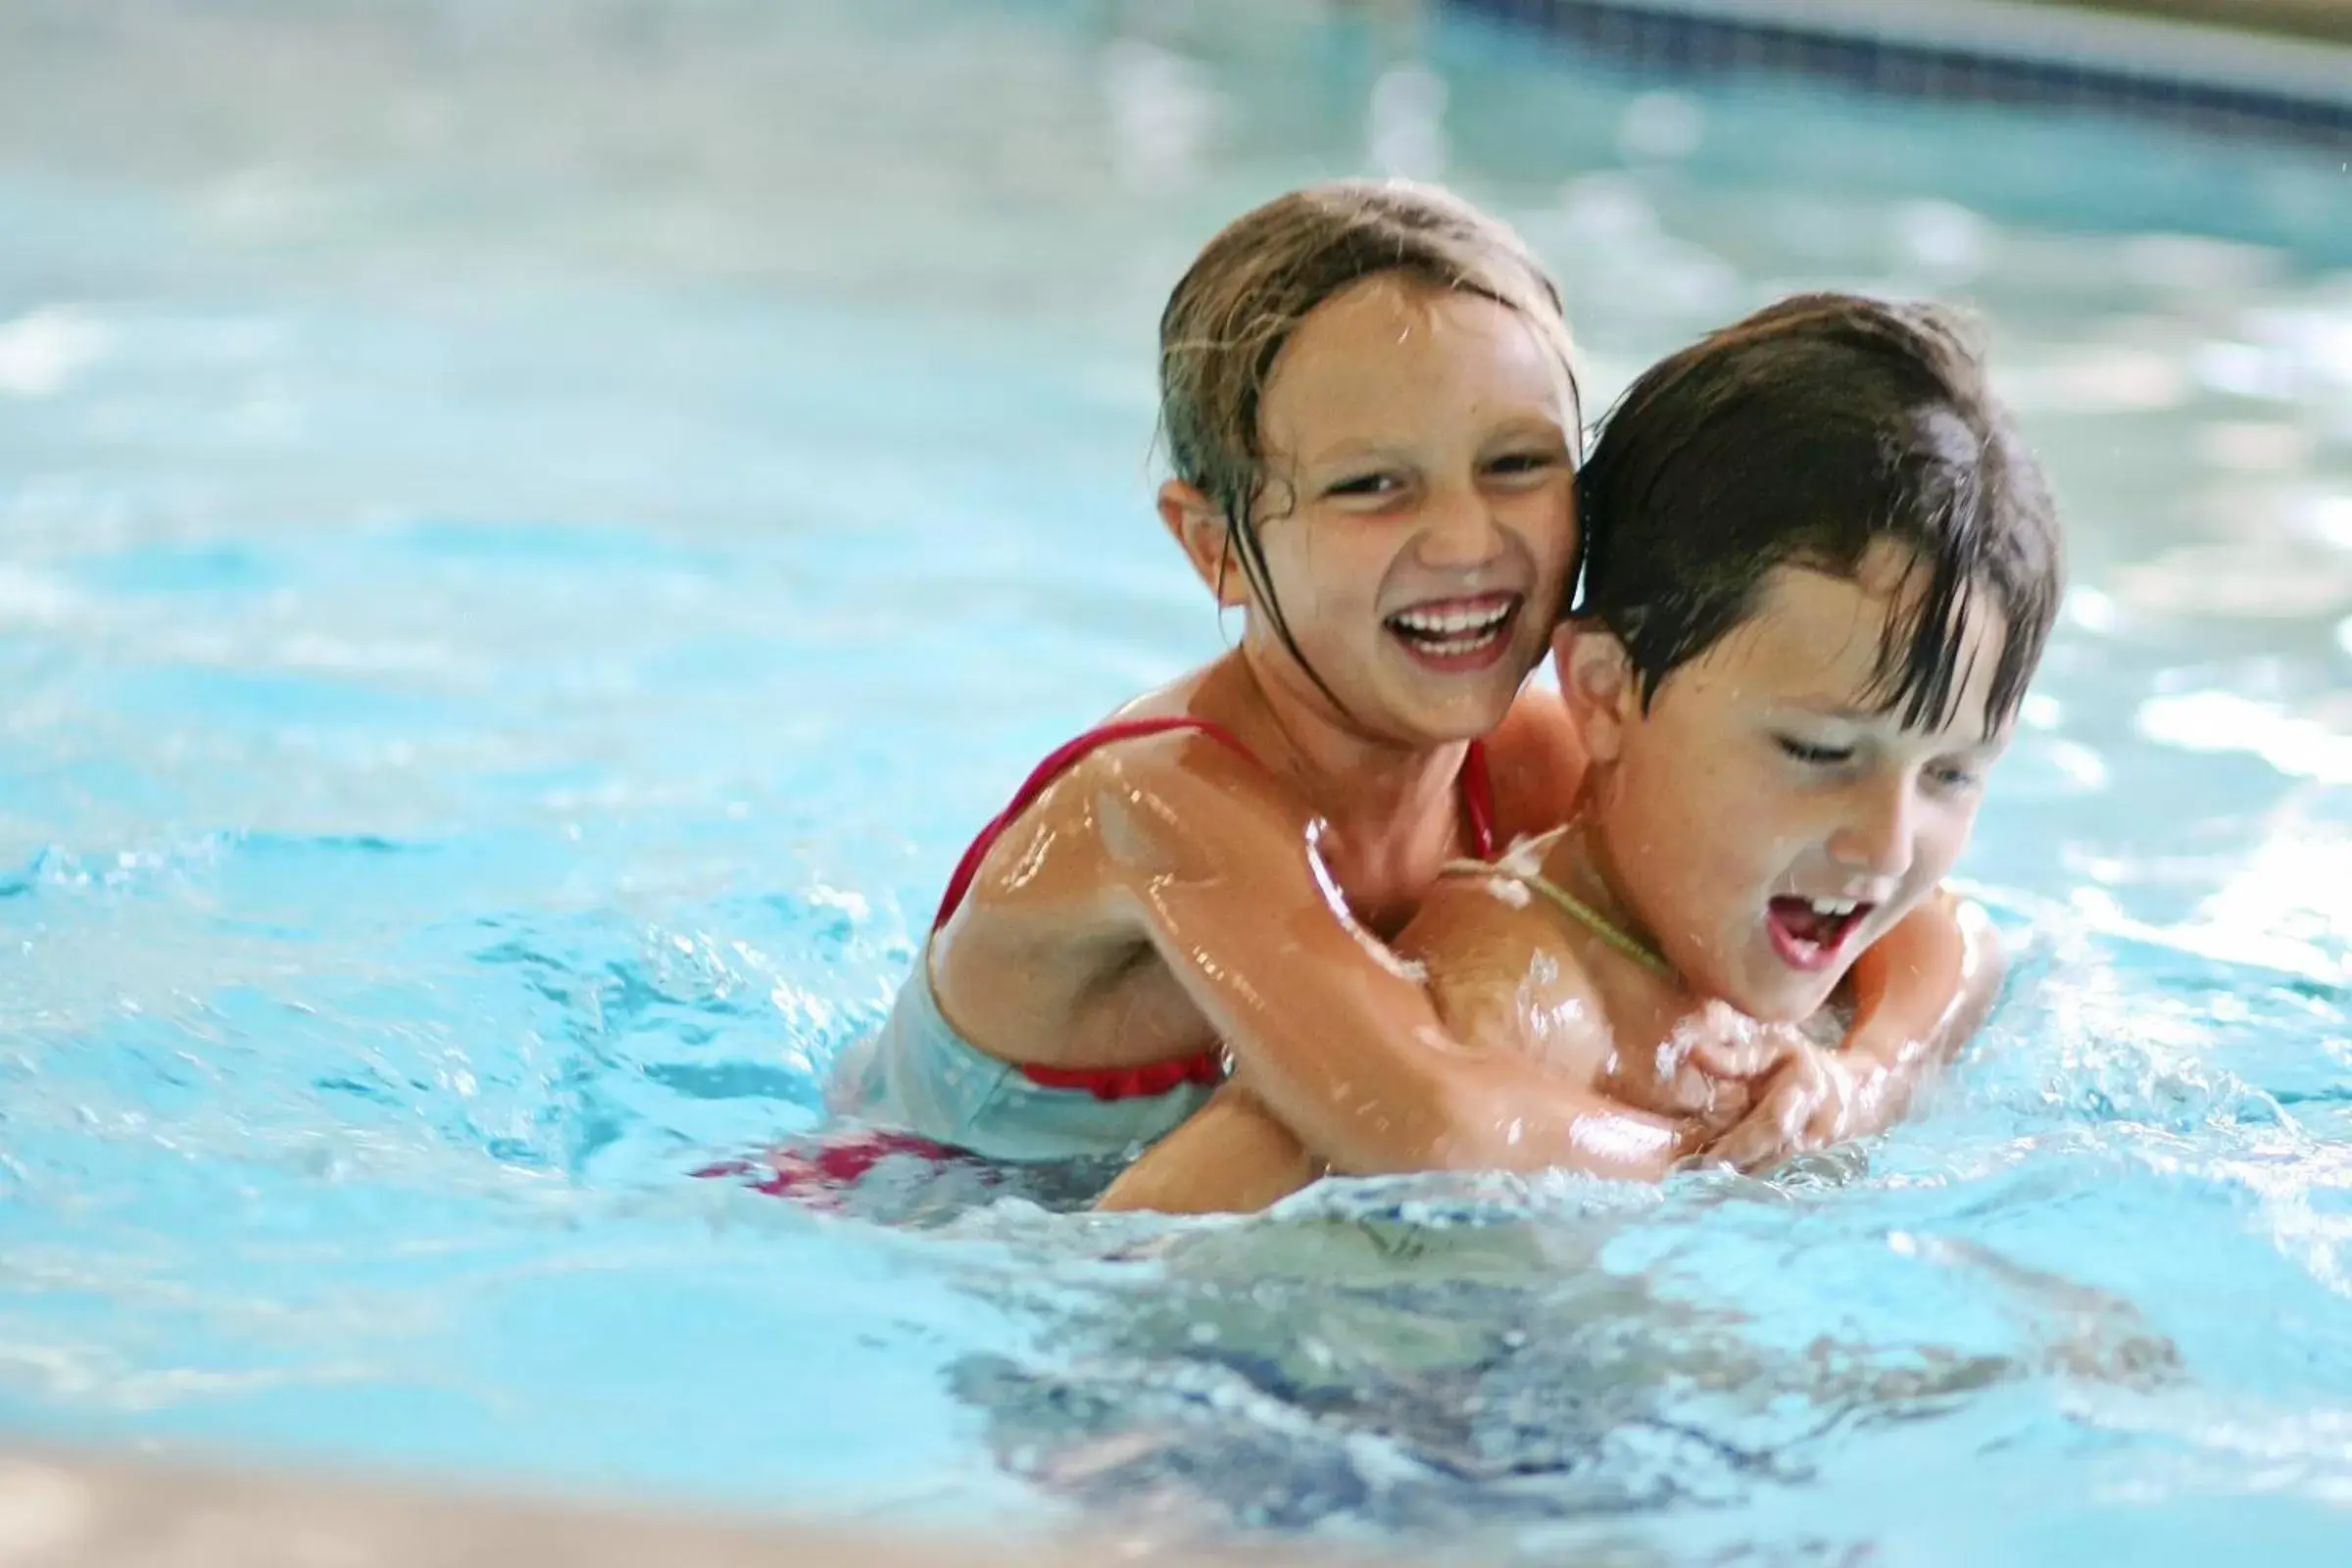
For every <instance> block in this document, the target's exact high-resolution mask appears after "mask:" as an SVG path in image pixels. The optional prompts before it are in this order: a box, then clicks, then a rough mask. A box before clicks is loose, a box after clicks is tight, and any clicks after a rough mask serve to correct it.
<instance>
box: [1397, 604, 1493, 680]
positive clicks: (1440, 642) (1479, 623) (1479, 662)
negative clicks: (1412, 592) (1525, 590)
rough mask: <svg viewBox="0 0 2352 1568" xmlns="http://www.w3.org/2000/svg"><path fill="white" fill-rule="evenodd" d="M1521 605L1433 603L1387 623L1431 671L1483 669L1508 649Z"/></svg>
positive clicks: (1401, 613) (1415, 608) (1405, 648)
mask: <svg viewBox="0 0 2352 1568" xmlns="http://www.w3.org/2000/svg"><path fill="white" fill-rule="evenodd" d="M1523 603H1524V598H1523V596H1521V595H1519V594H1482V595H1480V596H1479V597H1477V598H1475V599H1443V600H1433V601H1431V602H1430V603H1428V604H1424V605H1415V606H1413V607H1412V608H1411V609H1410V610H1399V611H1398V612H1397V613H1395V614H1394V615H1391V616H1389V618H1388V619H1387V620H1386V621H1385V622H1384V623H1383V624H1385V625H1386V626H1387V627H1388V628H1389V631H1390V634H1391V635H1393V636H1394V637H1396V639H1397V641H1398V642H1399V643H1401V644H1403V646H1404V650H1405V652H1406V653H1408V654H1410V655H1412V657H1413V658H1414V659H1415V660H1416V661H1418V662H1421V663H1423V664H1426V665H1428V666H1429V667H1431V668H1433V669H1440V670H1446V671H1455V670H1466V669H1484V668H1486V667H1487V666H1488V665H1490V664H1492V663H1494V662H1495V661H1496V660H1498V659H1500V658H1501V657H1502V655H1503V652H1504V650H1505V649H1507V648H1509V646H1510V642H1511V629H1512V628H1513V627H1514V626H1516V625H1517V624H1518V621H1519V608H1520V606H1521V605H1522V604H1523Z"/></svg>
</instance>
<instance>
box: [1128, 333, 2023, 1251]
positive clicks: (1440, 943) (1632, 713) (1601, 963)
mask: <svg viewBox="0 0 2352 1568" xmlns="http://www.w3.org/2000/svg"><path fill="white" fill-rule="evenodd" d="M1578 493H1579V497H1580V500H1581V503H1582V511H1583V515H1584V522H1585V527H1586V556H1585V564H1584V579H1583V600H1582V603H1581V604H1580V605H1579V606H1578V607H1577V609H1576V611H1575V612H1574V613H1573V614H1572V615H1571V616H1570V617H1569V618H1568V619H1567V620H1565V621H1563V622H1562V624H1561V626H1560V628H1559V631H1558V633H1557V636H1556V639H1555V641H1554V645H1553V653H1554V658H1555V660H1556V662H1557V664H1558V667H1559V669H1560V672H1561V684H1562V688H1563V691H1564V693H1565V695H1566V697H1567V700H1568V703H1569V705H1570V707H1571V709H1572V710H1573V711H1574V712H1575V714H1576V717H1577V721H1578V724H1579V726H1580V729H1581V731H1582V733H1583V736H1584V738H1585V742H1586V744H1587V746H1588V747H1589V748H1590V750H1591V753H1592V758H1593V761H1592V766H1591V768H1590V771H1589V773H1588V775H1587V778H1586V780H1585V785H1584V789H1583V792H1582V797H1581V800H1580V802H1579V805H1578V809H1577V810H1576V812H1575V813H1574V815H1573V816H1572V817H1571V818H1570V820H1569V821H1568V822H1567V824H1566V825H1565V826H1562V827H1559V828H1557V829H1555V830H1554V831H1552V832H1550V833H1547V834H1544V836H1542V837H1540V838H1537V839H1534V840H1531V841H1528V842H1526V843H1524V844H1522V845H1520V846H1518V847H1517V848H1516V849H1514V850H1513V851H1512V852H1511V853H1510V854H1508V855H1506V856H1504V857H1503V858H1501V859H1499V860H1495V861H1490V862H1479V861H1456V862H1453V863H1451V864H1449V865H1448V866H1447V867H1446V872H1447V878H1446V882H1445V883H1444V884H1443V885H1442V886H1441V887H1440V888H1439V889H1438V890H1436V891H1434V892H1433V893H1432V894H1431V895H1430V897H1429V898H1428V899H1427V900H1426V901H1425V902H1424V903H1423V905H1422V907H1421V910H1420V912H1419V914H1418V915H1417V916H1416V917H1415V918H1414V920H1413V922H1412V923H1411V924H1410V925H1409V926H1407V927H1406V928H1405V930H1404V931H1403V932H1402V933H1401V934H1400V936H1399V937H1398V939H1397V951H1398V952H1399V953H1400V954H1402V955H1405V956H1409V957H1412V958H1415V959H1418V960H1420V961H1422V962H1424V963H1425V964H1426V965H1427V967H1428V970H1429V974H1430V988H1431V995H1432V997H1433V999H1434V1001H1435V1004H1436V1006H1437V1009H1438V1011H1439V1013H1440V1015H1441V1016H1442V1017H1443V1018H1444V1019H1445V1021H1446V1025H1447V1027H1448V1028H1449V1029H1450V1031H1451V1032H1452V1033H1453V1035H1454V1036H1455V1037H1456V1038H1458V1039H1460V1040H1463V1041H1466V1042H1470V1043H1471V1044H1472V1046H1473V1047H1474V1048H1476V1049H1478V1050H1481V1051H1485V1052H1491V1053H1495V1054H1510V1055H1512V1056H1514V1057H1517V1058H1520V1059H1525V1060H1532V1061H1536V1062H1540V1063H1542V1064H1543V1065H1544V1067H1545V1068H1547V1069H1548V1070H1550V1071H1551V1072H1553V1073H1555V1074H1557V1075H1558V1076H1559V1078H1560V1079H1561V1080H1562V1081H1563V1082H1564V1083H1569V1084H1573V1085H1575V1086H1576V1087H1577V1089H1578V1090H1579V1092H1581V1093H1582V1094H1583V1095H1584V1096H1585V1098H1586V1103H1587V1109H1588V1113H1589V1117H1590V1122H1589V1126H1590V1137H1589V1139H1588V1148H1589V1151H1590V1156H1589V1157H1588V1158H1586V1159H1584V1160H1581V1161H1570V1162H1568V1163H1581V1164H1583V1165H1585V1166H1586V1167H1587V1168H1593V1169H1599V1170H1604V1171H1607V1172H1609V1173H1612V1174H1620V1175H1624V1174H1635V1175H1650V1176H1657V1175H1662V1174H1664V1173H1665V1172H1666V1171H1667V1170H1668V1169H1670V1168H1671V1167H1672V1166H1673V1165H1674V1164H1675V1163H1677V1162H1678V1161H1680V1160H1682V1159H1684V1158H1686V1157H1688V1156H1690V1155H1692V1154H1701V1155H1703V1156H1705V1157H1708V1158H1713V1159H1721V1160H1726V1161H1730V1162H1733V1163H1738V1164H1742V1165H1753V1164H1758V1163H1763V1162H1767V1161H1769V1160H1772V1159H1775V1158H1778V1157H1781V1156H1784V1155H1786V1154H1789V1153H1791V1152H1798V1151H1803V1150H1810V1149H1818V1148H1821V1147H1823V1146H1825V1145H1827V1144H1831V1143H1835V1142H1838V1141H1841V1140H1844V1139H1848V1138H1853V1137H1857V1136H1861V1135H1864V1134H1867V1133H1871V1132H1875V1131H1877V1130H1879V1129H1881V1128H1884V1127H1886V1126H1887V1125H1888V1124H1889V1123H1891V1122H1892V1120H1893V1119H1894V1118H1895V1117H1896V1116H1898V1115H1900V1114H1901V1111H1902V1108H1903V1106H1904V1104H1905V1103H1906V1102H1907V1101H1908V1099H1909V1098H1910V1095H1911V1093H1912V1091H1913V1090H1914V1089H1915V1088H1916V1087H1917V1084H1918V1082H1919V1079H1920V1078H1921V1076H1922V1075H1923V1073H1924V1072H1925V1071H1926V1070H1927V1069H1928V1067H1929V1066H1930V1065H1931V1057H1932V1056H1933V1054H1934V1053H1933V1052H1932V1051H1931V1050H1930V1049H1928V1045H1927V1043H1926V1042H1922V1043H1920V1044H1914V1045H1907V1046H1903V1047H1900V1048H1898V1049H1896V1050H1895V1051H1892V1052H1886V1051H1880V1050H1876V1049H1872V1048H1870V1047H1869V1046H1867V1045H1849V1046H1848V1047H1847V1048H1846V1049H1844V1050H1839V1049H1836V1046H1835V1042H1836V1041H1837V1039H1838V1035H1839V1034H1840V1033H1842V1028H1841V1027H1840V1026H1838V1024H1836V1023H1835V1022H1834V1021H1832V1022H1830V1023H1829V1027H1828V1029H1827V1032H1826V1034H1825V1033H1824V1032H1823V1029H1822V1025H1823V1024H1824V1022H1825V1021H1828V1020H1831V1019H1832V1018H1834V1004H1835V1003H1836V1002H1837V1001H1838V997H1839V994H1840V990H1841V987H1843V986H1844V985H1845V983H1846V981H1847V975H1848V970H1849V967H1850V966H1851V965H1853V964H1854V963H1855V961H1856V959H1857V958H1858V956H1861V955H1863V954H1865V953H1866V952H1868V950H1869V949H1870V947H1871V945H1872V944H1873V943H1874V942H1877V941H1878V940H1880V939H1881V938H1882V937H1883V936H1884V935H1885V934H1886V933H1887V932H1888V931H1889V930H1891V929H1893V928H1894V927H1895V926H1896V925H1897V924H1898V923H1900V922H1901V921H1903V920H1904V919H1905V918H1906V917H1908V916H1910V915H1911V914H1912V912H1913V911H1914V910H1916V909H1918V908H1920V907H1922V906H1923V905H1926V904H1929V903H1930V902H1931V901H1935V900H1938V899H1939V898H1940V897H1941V896H1940V895H1939V894H1938V893H1937V891H1936V890H1937V884H1938V883H1939V882H1940V880H1941V879H1942V877H1943V876H1944V874H1945V873H1946V872H1947V871H1948V870H1949V869H1950V868H1951V865H1952V863H1953V861H1954V860H1955V859H1956V858H1958V856H1959V854H1960V852H1961V850H1962V849H1963V848H1964V847H1965V846H1966V844H1967V841H1968V836H1969V832H1970V829H1971V827H1972V826H1973V824H1974V821H1975V818H1976V812H1977V807H1978V804H1979V802H1980V800H1981V799H1982V796H1983V790H1984V784H1985V774H1986V772H1987V770H1988V769H1989V768H1990V767H1991V765H1992V763H1993V761H1994V760H1995V759H1996V758H1997V757H1998V756H1999V755H2000V752H2001V750H2002V747H2003V745H2004V743H2005V742H2006V740H2007V737H2008V733H2009V727H2010V722H2011V719H2012V717H2013V715H2014V714H2015V712H2016V710H2017V705H2018V702H2019V700H2020V698H2021V697H2023V695H2024V693H2025V689H2026V684H2027V682H2028V680H2029V679H2030V678H2031V676H2032V675H2033V673H2034V667H2035V665H2036V664H2037V663H2038V662H2039V660H2040V657H2041V651H2042V646H2043V643H2044V641H2045V639H2046V637H2047V635H2048V632H2049V628H2050V624H2051V621H2052V619H2053V617H2054V615H2055V613H2056V610H2057V605H2058V599H2059V592H2060V586H2061V575H2062V562H2061V547H2060V540H2059V534H2058V528H2057V523H2056V520H2055V517H2054V515H2053V512H2052V508H2051V505H2050V501H2049V496H2048V492H2047V490H2046V488H2045V486H2044V484H2043V481H2042V477H2041V473H2040V470H2039V467H2038V466H2037V465H2036V463H2035V462H2034V458H2033V456H2032V455H2031V453H2029V452H2028V451H2027V449H2026V448H2025V447H2024V445H2023V444H2022V442H2021V441H2020V440H2019V438H2018V436H2017V435H2016V433H2015V431H2014V429H2013V428H2012V426H2011V423H2010V420H2009V417H2008V416H2007V414H2006V412H2005V411H2004V410H2003V409H2002V408H2001V406H2000V405H1999V404H1998V402H1997V401H1996V400H1995V399H1994V398H1993V396H1992V395H1991V393H1990V391H1989V390H1988V389H1987V387H1986V385H1985V378H1984V372H1983V367H1982V364H1981V362H1980V360H1979V359H1978V357H1977V356H1976V355H1975V354H1974V353H1973V352H1972V351H1971V350H1970V348H1969V347H1968V346H1967V345H1966V343H1965V342H1964V341H1963V339H1962V338H1961V336H1960V335H1959V334H1958V333H1957V332H1956V331H1955V330H1954V327H1953V324H1952V322H1951V321H1950V320H1949V319H1948V318H1947V317H1945V316H1944V315H1943V314H1942V313H1940V312H1938V311H1936V310H1935V309H1933V308H1928V307H1903V306H1890V305H1884V304H1879V303H1876V302H1872V301H1869V300H1863V299H1857V298H1852V297H1849V296H1838V295H1817V296H1808V297H1803V298H1798V299H1792V300H1789V301H1787V302H1784V303H1783V304H1780V305H1777V306H1774V307H1772V308H1771V309H1769V310H1766V311H1763V312H1761V313H1759V314H1757V315H1755V316H1752V317H1750V318H1748V319H1746V320H1743V321H1741V322H1740V323H1738V324H1737V325H1734V326H1732V327H1729V328H1726V329H1725V330H1723V331H1721V332H1718V333H1715V334H1714V335H1712V336H1710V337H1708V338H1706V339H1704V340H1703V341H1701V342H1700V343H1698V344H1696V345H1695V346H1693V347H1691V348H1690V349H1686V350H1684V351H1683V352H1681V353H1679V354H1676V355H1674V356H1673V357H1671V358H1669V359H1667V360H1666V361H1664V362H1663V363H1662V364H1660V365H1658V366H1657V367H1655V368H1652V369H1651V370H1650V371H1649V372H1648V373H1646V374H1645V375H1643V376H1642V378H1641V379H1640V380H1639V381H1638V382H1636V383H1635V385H1634V387H1633V388H1632V389H1631V390H1630V391H1629V392H1628V393H1627V395H1626V397H1625V399H1624V401H1623V402H1622V403H1621V405H1620V406H1619V408H1618V410H1617V412H1616V413H1615V414H1613V415H1612V416H1611V417H1610V418H1609V420H1608V422H1607V424H1606V426H1605V428H1604V430H1603V432H1602V435H1601V439H1600V441H1599V443H1598V445H1597V446H1596V447H1595V449H1594V451H1593V457H1592V461H1591V462H1590V464H1589V465H1588V466H1587V467H1586V469H1585V471H1584V473H1583V474H1582V475H1581V476H1580V478H1579V481H1578ZM1988 946H1989V945H1988V944H1987V945H1986V947H1987V948H1988ZM1970 989H1972V990H1974V991H1975V992H1976V993H1977V994H1978V995H1980V996H1981V995H1982V994H1983V990H1984V988H1981V987H1979V988H1970ZM1973 1022H1974V1020H1973V1019H1970V1018H1957V1019H1955V1020H1954V1023H1955V1025H1956V1027H1954V1028H1953V1029H1951V1030H1949V1031H1947V1032H1946V1033H1947V1038H1950V1039H1952V1040H1953V1041H1954V1042H1955V1043H1956V1040H1957V1038H1959V1037H1961V1036H1964V1035H1965V1033H1966V1030H1967V1028H1968V1027H1969V1026H1972V1025H1973ZM1824 1040H1826V1041H1828V1042H1830V1044H1828V1045H1826V1046H1825V1045H1824V1044H1823V1043H1822V1042H1823V1041H1824ZM1684 1061H1695V1062H1696V1063H1697V1064H1698V1065H1699V1066H1700V1067H1701V1068H1702V1069H1703V1081H1704V1082H1708V1083H1741V1084H1746V1085H1748V1086H1751V1089H1752V1092H1751V1093H1749V1094H1745V1095H1735V1096H1732V1097H1729V1098H1730V1100H1731V1102H1732V1106H1731V1108H1728V1109H1727V1110H1726V1111H1725V1112H1724V1113H1722V1114H1720V1115H1717V1116H1712V1117H1709V1116H1704V1115H1702V1116H1700V1117H1697V1118H1691V1119H1684V1120H1677V1119H1674V1118H1670V1117H1664V1116H1658V1115H1654V1114H1649V1113H1647V1112H1644V1111H1642V1110H1641V1109H1639V1108H1638V1107H1637V1105H1636V1104H1631V1103H1628V1099H1629V1097H1628V1095H1627V1093H1626V1091H1625V1088H1624V1085H1625V1084H1626V1083H1627V1082H1629V1081H1631V1082H1634V1083H1636V1084H1642V1083H1647V1082H1652V1081H1655V1080H1656V1079H1658V1078H1659V1077H1661V1076H1666V1075H1671V1073H1672V1071H1673V1069H1674V1066H1675V1064H1676V1063H1679V1062H1684ZM1633 1098H1634V1099H1636V1100H1638V1099H1639V1098H1640V1097H1639V1096H1638V1095H1637V1096H1635V1097H1633ZM1327 1163H1328V1160H1327V1159H1326V1157H1325V1156H1324V1155H1323V1153H1322V1152H1321V1151H1320V1150H1319V1149H1317V1147H1316V1146H1315V1144H1314V1142H1313V1139H1312V1136H1311V1134H1309V1133H1307V1132H1306V1131H1305V1130H1304V1129H1299V1128H1296V1127H1294V1126H1291V1125H1288V1124H1286V1123H1285V1122H1283V1121H1282V1120H1280V1119H1279V1117H1278V1116H1277V1115H1275V1114H1273V1113H1271V1112H1269V1110H1268V1109H1267V1107H1266V1106H1265V1105H1264V1104H1263V1103H1260V1102H1258V1101H1256V1100H1253V1099H1251V1098H1250V1096H1249V1095H1248V1094H1247V1092H1246V1087H1244V1088H1236V1089H1232V1090H1228V1091H1226V1092H1225V1093H1224V1094H1222V1095H1221V1096H1220V1097H1219V1099H1218V1100H1217V1102H1216V1103H1213V1104H1212V1105H1211V1106H1210V1107H1209V1108H1208V1109H1206V1110H1204V1111H1203V1112H1202V1113H1201V1115H1200V1116H1198V1117H1196V1118H1195V1119H1194V1120H1193V1121H1192V1122H1191V1123H1189V1124H1188V1125H1187V1126H1185V1127H1184V1128H1182V1129H1180V1130H1179V1131H1178V1132H1177V1133H1176V1134H1175V1135H1173V1136H1171V1137H1170V1138H1168V1139H1166V1140H1164V1141H1163V1142H1162V1143H1161V1144H1160V1145H1159V1146H1158V1147H1157V1148H1156V1149H1154V1150H1153V1151H1152V1152H1150V1153H1148V1154H1147V1155H1146V1156H1145V1157H1144V1158H1143V1160H1142V1161H1141V1162H1139V1163H1138V1164H1137V1165H1135V1166H1133V1167H1132V1168H1131V1169H1130V1170H1129V1171H1128V1173H1127V1174H1126V1175H1125V1176H1123V1177H1122V1178H1121V1179H1120V1181H1119V1182H1118V1183H1117V1184H1116V1185H1115V1186H1114V1187H1113V1188H1112V1189H1111V1191H1110V1193H1109V1194H1108V1195H1107V1196H1106V1198H1105V1200H1104V1202H1105V1204H1106V1205H1108V1206H1112V1207H1128V1208H1135V1207H1143V1208H1160V1209H1171V1210H1188V1209H1189V1210H1199V1209H1218V1208H1241V1207H1254V1206H1258V1205H1260V1204H1263V1203H1265V1202H1267V1201H1272V1200H1273V1199H1274V1198H1277V1197H1280V1196H1281V1195H1282V1194H1284V1193H1287V1192H1289V1191H1292V1190H1294V1189H1296V1188H1297V1187H1299V1186H1300V1185H1303V1184H1304V1183H1305V1182H1307V1181H1310V1180H1312V1179H1313V1178H1314V1177H1315V1176H1316V1175H1318V1174H1320V1173H1321V1172H1322V1171H1323V1169H1324V1168H1325V1167H1326V1165H1327Z"/></svg>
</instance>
